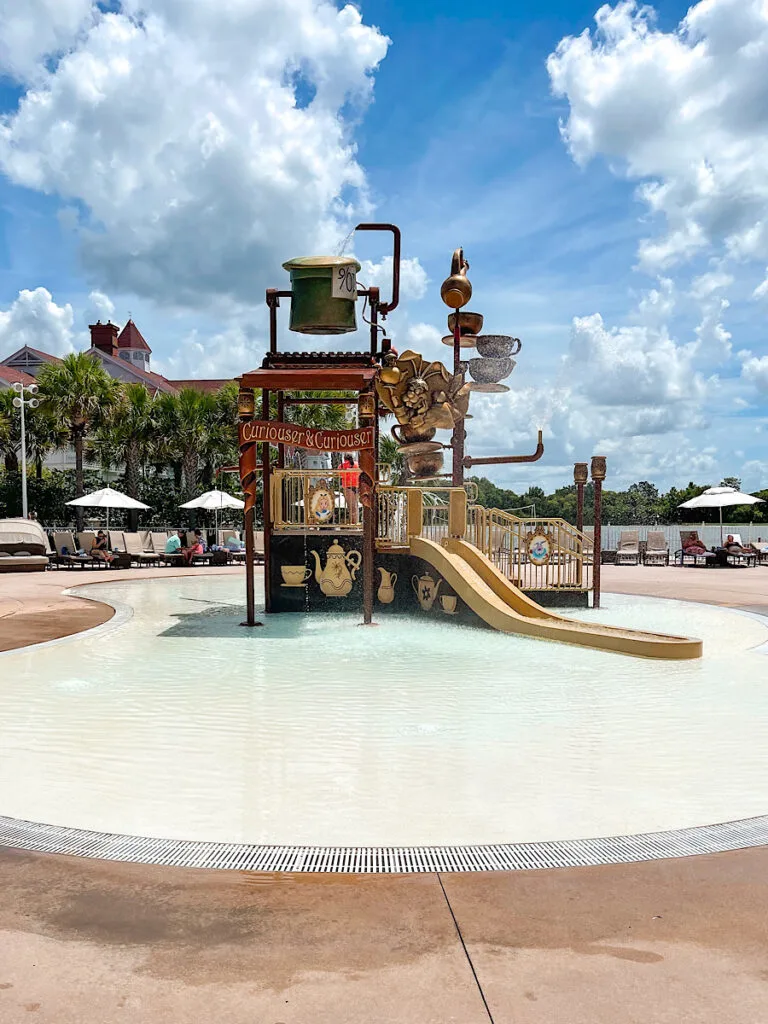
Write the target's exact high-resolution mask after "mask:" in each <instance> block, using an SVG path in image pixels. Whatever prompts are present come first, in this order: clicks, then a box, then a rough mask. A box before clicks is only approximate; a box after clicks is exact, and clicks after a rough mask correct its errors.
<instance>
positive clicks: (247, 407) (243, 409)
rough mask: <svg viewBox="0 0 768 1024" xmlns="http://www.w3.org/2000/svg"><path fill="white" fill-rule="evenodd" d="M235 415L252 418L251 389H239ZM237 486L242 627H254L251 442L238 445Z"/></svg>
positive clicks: (253, 452)
mask: <svg viewBox="0 0 768 1024" xmlns="http://www.w3.org/2000/svg"><path fill="white" fill-rule="evenodd" d="M237 412H238V417H239V419H240V422H241V423H248V422H249V421H250V420H252V419H253V417H254V415H255V412H256V408H255V397H254V394H253V391H252V390H251V389H250V388H242V389H241V390H240V393H239V394H238V396H237ZM239 469H240V486H241V487H242V488H243V491H244V492H245V511H244V513H243V529H244V530H245V609H246V614H245V622H243V623H241V625H243V626H255V625H257V623H256V596H255V587H254V578H253V573H254V569H253V513H254V507H253V506H254V502H255V500H256V446H255V445H254V444H252V443H250V442H246V443H241V445H240V463H239Z"/></svg>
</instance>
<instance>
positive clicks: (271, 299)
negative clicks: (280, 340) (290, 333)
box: [267, 288, 291, 355]
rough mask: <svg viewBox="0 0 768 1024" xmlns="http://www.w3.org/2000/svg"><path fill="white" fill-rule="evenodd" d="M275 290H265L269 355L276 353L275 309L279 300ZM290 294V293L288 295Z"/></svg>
mask: <svg viewBox="0 0 768 1024" xmlns="http://www.w3.org/2000/svg"><path fill="white" fill-rule="evenodd" d="M279 294H284V293H278V291H277V288H267V306H269V351H270V354H271V355H275V353H276V352H277V307H278V306H279V305H280V299H279V298H278V295H279ZM288 294H289V295H290V294H291V293H290V292H289V293H288Z"/></svg>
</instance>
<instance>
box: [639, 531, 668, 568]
mask: <svg viewBox="0 0 768 1024" xmlns="http://www.w3.org/2000/svg"><path fill="white" fill-rule="evenodd" d="M643 565H669V545H668V544H667V538H666V537H665V536H664V533H663V532H662V531H661V530H649V531H648V540H647V543H646V546H645V551H644V552H643Z"/></svg>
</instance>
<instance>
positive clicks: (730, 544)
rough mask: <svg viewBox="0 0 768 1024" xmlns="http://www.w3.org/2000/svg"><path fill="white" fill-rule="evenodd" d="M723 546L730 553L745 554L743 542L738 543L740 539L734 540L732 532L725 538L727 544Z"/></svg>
mask: <svg viewBox="0 0 768 1024" xmlns="http://www.w3.org/2000/svg"><path fill="white" fill-rule="evenodd" d="M723 547H724V548H725V550H726V551H727V552H728V554H729V555H743V554H744V548H743V547H742V546H741V544H739V543H738V541H736V540H734V537H733V534H732V533H729V534H728V536H727V537H726V538H725V544H723Z"/></svg>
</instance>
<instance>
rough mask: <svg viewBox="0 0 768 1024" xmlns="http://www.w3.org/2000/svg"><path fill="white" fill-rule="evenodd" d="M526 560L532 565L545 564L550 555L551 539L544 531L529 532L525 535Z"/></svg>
mask: <svg viewBox="0 0 768 1024" xmlns="http://www.w3.org/2000/svg"><path fill="white" fill-rule="evenodd" d="M526 550H527V552H528V560H529V561H530V562H533V564H534V565H546V564H547V562H548V561H549V560H550V558H551V557H552V540H551V538H550V536H549V534H546V533H529V534H528V536H527V537H526Z"/></svg>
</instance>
